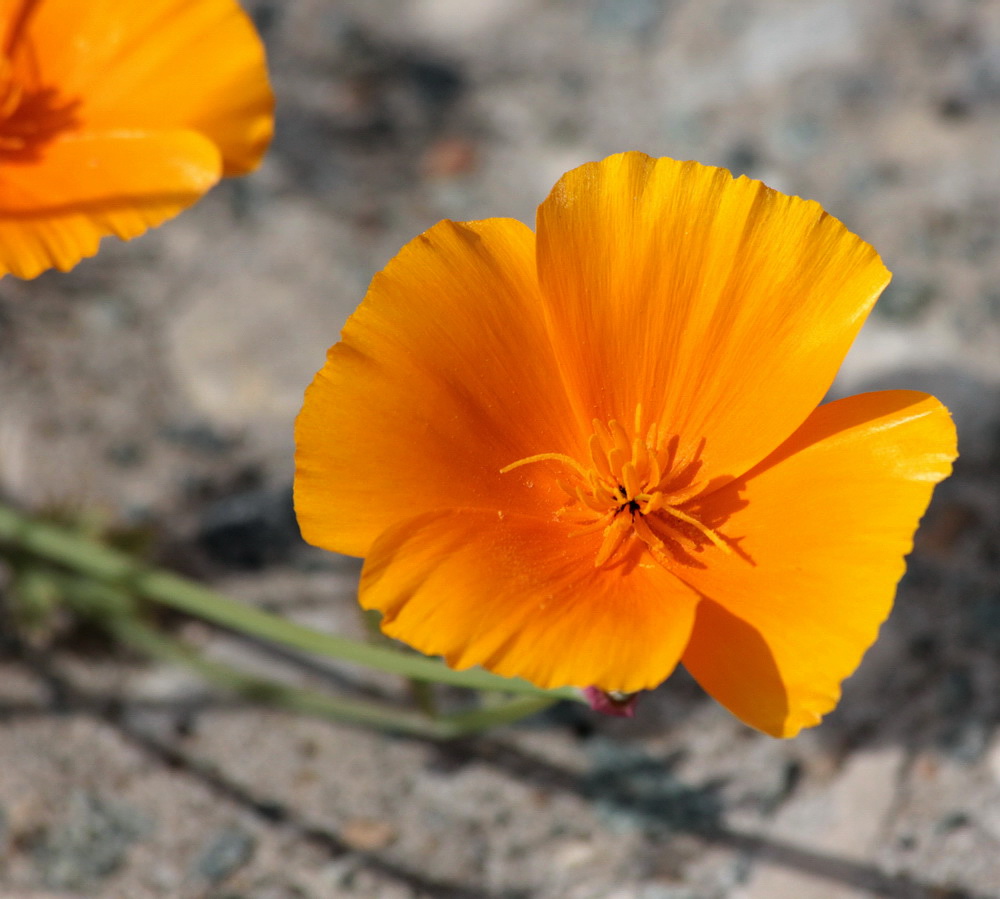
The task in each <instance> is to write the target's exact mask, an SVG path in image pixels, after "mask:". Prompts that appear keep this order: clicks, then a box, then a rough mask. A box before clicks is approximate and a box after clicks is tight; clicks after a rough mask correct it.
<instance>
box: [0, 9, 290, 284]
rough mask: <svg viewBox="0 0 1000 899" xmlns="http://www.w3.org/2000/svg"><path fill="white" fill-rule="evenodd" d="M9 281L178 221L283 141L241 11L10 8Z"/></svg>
mask: <svg viewBox="0 0 1000 899" xmlns="http://www.w3.org/2000/svg"><path fill="white" fill-rule="evenodd" d="M0 42H2V43H0V275H2V274H5V273H7V272H12V273H13V274H15V275H18V276H19V277H22V278H31V277H34V276H35V275H37V274H39V273H40V272H42V271H44V270H45V269H47V268H50V267H53V266H55V267H57V268H60V269H63V270H66V269H69V268H71V267H72V266H73V265H75V264H76V263H77V262H79V261H80V259H82V258H83V257H85V256H91V255H93V254H94V253H95V252H96V251H97V246H98V243H99V242H100V238H101V237H103V236H104V235H107V234H116V235H117V236H118V237H121V238H123V239H128V238H131V237H135V236H137V235H139V234H141V233H142V232H144V231H145V230H146V229H147V228H149V227H151V226H153V225H157V224H159V223H160V222H163V221H164V220H165V219H168V218H170V217H171V216H173V215H176V214H177V213H178V212H180V211H181V210H182V209H184V208H185V207H187V206H189V205H190V204H191V203H193V202H195V200H197V199H198V198H199V197H201V196H202V195H203V194H204V193H205V192H206V191H207V190H208V189H209V188H210V187H212V185H214V184H215V183H216V182H217V181H218V180H219V178H220V177H221V176H223V175H239V174H242V173H244V172H247V171H249V170H251V169H253V168H254V167H256V165H257V163H258V162H259V160H260V157H261V155H262V154H263V152H264V149H265V148H266V146H267V144H268V141H269V140H270V136H271V130H272V106H273V100H272V96H271V91H270V87H269V86H268V80H267V71H266V67H265V63H264V50H263V46H262V45H261V42H260V39H259V37H258V36H257V33H256V32H255V30H254V28H253V26H252V24H251V23H250V20H249V19H248V18H247V16H246V14H245V13H244V12H243V11H242V10H241V9H240V7H239V5H238V3H237V2H236V0H199V2H197V3H190V2H186V0H142V2H133V0H86V2H81V0H0Z"/></svg>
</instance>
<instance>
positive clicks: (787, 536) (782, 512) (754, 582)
mask: <svg viewBox="0 0 1000 899" xmlns="http://www.w3.org/2000/svg"><path fill="white" fill-rule="evenodd" d="M888 280H889V273H888V271H887V270H886V269H885V267H884V266H883V264H882V262H881V260H880V259H879V257H878V255H877V254H876V252H875V251H874V250H873V249H872V247H870V246H869V245H868V244H866V243H865V242H864V241H862V240H861V239H860V238H858V237H856V236H855V235H853V234H851V233H850V232H849V231H848V230H847V229H846V228H845V227H844V226H843V225H842V224H841V223H840V222H838V221H837V220H836V219H834V218H832V217H831V216H829V215H827V214H826V213H824V212H823V210H822V209H821V208H820V207H819V205H818V204H816V203H815V202H811V201H806V200H802V199H799V198H797V197H790V196H785V195H783V194H780V193H778V192H777V191H774V190H771V189H770V188H768V187H766V186H765V185H763V184H761V183H760V182H757V181H753V180H750V179H748V178H746V177H742V178H737V179H733V177H732V176H731V175H730V174H729V173H728V172H726V171H725V170H722V169H718V168H711V167H707V166H702V165H699V164H698V163H694V162H683V163H682V162H675V161H674V160H670V159H655V160H654V159H651V158H649V157H647V156H645V155H643V154H640V153H625V154H621V155H618V156H612V157H610V158H608V159H606V160H604V161H603V162H599V163H591V164H588V165H584V166H581V167H580V168H578V169H574V170H573V171H571V172H569V173H568V174H567V175H565V176H563V178H562V179H561V180H560V181H559V182H558V183H557V184H556V186H555V188H554V189H553V190H552V193H551V194H550V195H549V197H548V199H547V200H545V202H543V203H542V205H541V206H540V207H539V210H538V218H537V233H532V231H531V230H530V229H529V228H527V227H526V226H524V225H522V224H520V223H519V222H515V221H511V220H505V219H489V220H486V221H480V222H470V223H464V224H457V223H454V222H449V221H445V222H441V223H439V224H438V225H435V226H434V227H433V228H431V229H430V230H428V231H427V232H426V233H424V234H422V235H420V236H419V237H418V238H416V239H415V240H414V241H412V242H411V243H409V244H407V245H406V246H405V247H404V248H403V249H402V250H401V251H400V253H399V254H398V255H397V256H396V258H395V259H393V260H392V262H390V263H389V265H388V266H386V268H385V269H384V270H383V271H382V272H381V273H379V274H378V275H376V276H375V278H374V279H373V281H372V284H371V287H370V289H369V291H368V294H367V296H366V297H365V299H364V301H363V302H362V303H361V305H360V307H359V308H358V310H357V311H356V312H355V313H354V315H353V316H351V318H350V319H349V320H348V322H347V324H346V326H345V328H344V331H343V334H342V339H341V341H340V342H339V343H338V344H336V345H335V346H334V347H333V348H332V349H331V350H330V352H329V354H328V358H327V362H326V365H325V367H324V368H323V369H322V370H321V371H320V372H319V374H318V375H317V376H316V379H315V381H314V382H313V384H312V386H311V387H310V388H309V390H308V391H307V393H306V398H305V405H304V407H303V410H302V413H301V415H300V416H299V419H298V424H297V428H296V431H297V434H296V436H297V443H298V449H297V473H296V494H295V495H296V508H297V512H298V517H299V522H300V525H301V527H302V532H303V534H304V536H305V538H306V539H307V540H308V541H310V542H311V543H314V544H316V545H318V546H321V547H325V548H327V549H331V550H335V551H338V552H342V553H347V554H349V555H357V556H363V557H365V564H364V569H363V572H362V577H361V585H360V599H361V603H362V605H363V606H364V607H365V608H368V609H378V610H379V611H381V612H382V615H383V617H382V627H383V630H384V631H385V632H386V633H387V634H389V635H390V636H392V637H396V638H398V639H400V640H403V641H405V642H407V643H409V644H411V645H412V646H414V647H416V648H417V649H419V650H422V651H423V652H425V653H429V654H434V655H441V656H444V658H445V660H446V661H447V662H448V664H450V665H452V666H454V667H457V668H464V667H467V666H472V665H482V666H484V667H486V668H488V669H490V670H492V671H494V672H496V673H498V674H501V675H509V676H520V677H523V678H526V679H528V680H530V681H533V682H534V683H536V684H538V685H540V686H542V687H554V686H563V685H573V686H578V687H584V688H596V689H597V690H599V691H603V692H605V693H610V694H613V696H614V698H616V699H617V700H619V701H620V700H622V698H623V697H621V696H619V695H618V694H626V695H627V694H632V693H635V692H637V691H640V690H644V689H647V688H651V687H654V686H656V685H657V684H659V683H660V682H662V681H663V680H664V679H665V678H666V677H667V676H668V675H669V674H670V673H671V671H672V670H673V669H674V667H675V666H676V665H677V663H678V662H679V661H683V663H684V665H685V666H686V667H687V668H688V669H689V670H690V672H691V673H692V674H693V675H694V677H695V678H697V679H698V681H699V682H700V683H701V684H702V685H703V686H704V687H705V689H706V690H707V691H708V692H709V693H711V694H712V695H713V696H714V697H715V698H716V699H717V700H718V701H719V702H721V703H722V704H723V705H725V706H726V707H728V708H729V709H730V710H731V711H732V712H733V713H734V714H736V715H737V716H739V717H740V718H741V719H743V720H744V721H746V722H747V723H749V724H751V725H753V726H754V727H757V728H759V729H761V730H763V731H766V732H768V733H771V734H775V735H781V736H791V735H794V734H795V733H797V732H798V731H799V730H800V729H801V728H802V727H805V726H809V725H812V724H815V723H817V722H818V721H819V719H820V717H821V716H822V715H823V714H825V713H826V712H828V711H829V710H830V709H831V708H833V706H834V705H835V704H836V702H837V700H838V698H839V695H840V683H841V681H842V680H843V679H844V678H845V677H846V676H847V675H848V674H850V673H851V672H852V671H853V670H854V669H855V667H856V666H857V665H858V663H859V661H860V659H861V656H862V654H863V653H864V651H865V650H866V649H867V647H868V646H869V645H870V644H871V643H872V642H873V641H874V639H875V637H876V635H877V632H878V628H879V625H880V624H881V622H882V621H883V620H884V619H885V617H886V615H887V614H888V612H889V609H890V606H891V604H892V598H893V594H894V592H895V587H896V583H897V581H898V580H899V578H900V576H901V574H902V572H903V569H904V562H903V559H904V556H905V555H906V554H907V553H908V552H909V550H910V548H911V545H912V537H913V532H914V530H915V528H916V526H917V523H918V521H919V519H920V516H921V515H922V514H923V511H924V509H925V508H926V506H927V503H928V501H929V499H930V495H931V491H932V489H933V486H934V484H935V483H937V482H938V481H940V480H941V479H942V478H944V477H945V476H946V475H947V474H948V472H949V471H950V468H951V462H952V460H953V458H954V457H955V454H956V450H955V431H954V427H953V425H952V422H951V419H950V417H949V415H948V412H947V410H946V409H945V408H944V407H943V406H942V405H941V404H940V403H939V402H938V401H937V400H935V399H934V398H933V397H930V396H927V395H925V394H920V393H915V392H911V391H886V392H878V393H868V394H863V395H860V396H853V397H850V398H848V399H843V400H838V401H836V402H831V403H828V404H826V405H820V406H818V408H817V404H819V403H820V402H821V400H822V399H823V396H824V394H825V393H826V392H827V390H828V388H829V387H830V385H831V382H832V381H833V378H834V376H835V374H836V372H837V368H838V367H839V365H840V362H841V360H842V359H843V356H844V354H845V353H846V351H847V349H848V347H849V346H850V344H851V341H852V340H853V339H854V337H855V335H856V334H857V331H858V329H859V328H860V327H861V325H862V323H863V321H864V319H865V317H866V314H867V313H868V311H869V310H870V309H871V307H872V305H873V303H874V302H875V300H876V298H877V296H878V295H879V293H880V292H881V291H882V289H883V288H884V287H885V285H886V283H887V282H888Z"/></svg>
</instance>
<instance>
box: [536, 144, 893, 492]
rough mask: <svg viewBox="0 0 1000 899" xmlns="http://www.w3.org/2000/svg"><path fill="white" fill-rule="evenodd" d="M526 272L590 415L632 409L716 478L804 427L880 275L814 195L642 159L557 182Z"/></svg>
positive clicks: (614, 160)
mask: <svg viewBox="0 0 1000 899" xmlns="http://www.w3.org/2000/svg"><path fill="white" fill-rule="evenodd" d="M538 268H539V277H540V280H541V286H542V289H543V292H544V294H545V297H546V299H547V302H548V309H549V315H550V318H549V327H550V329H551V331H552V333H553V334H554V335H555V337H554V339H555V340H557V341H558V346H559V349H560V355H561V358H562V359H563V360H564V361H565V364H566V367H567V368H568V369H569V370H570V371H571V372H573V373H574V375H575V384H576V390H577V392H578V396H579V400H580V402H581V403H583V404H584V405H585V406H586V408H587V409H588V410H589V414H590V415H591V416H592V417H595V418H599V419H601V420H607V419H610V418H614V417H616V416H620V415H623V414H629V413H630V412H631V410H633V409H635V408H636V406H637V404H639V403H642V404H644V408H645V411H646V413H647V415H648V416H650V418H651V419H653V420H656V421H658V422H659V423H660V425H661V427H662V428H663V429H664V431H665V433H666V434H676V435H679V437H680V447H679V456H680V458H681V459H691V460H697V461H698V462H699V463H700V464H701V466H702V475H706V476H707V475H710V476H713V477H714V476H735V475H739V474H742V473H743V472H744V471H746V470H747V469H748V468H750V467H751V466H752V465H754V464H756V463H757V462H758V461H760V459H762V458H763V457H764V456H766V455H767V454H768V453H769V452H770V451H771V450H773V449H774V447H775V446H777V445H778V444H779V443H780V442H781V441H782V440H784V439H785V438H786V437H788V435H789V434H791V433H792V431H794V430H795V428H797V427H798V426H799V424H801V422H802V421H803V420H804V419H805V418H806V416H807V415H808V414H809V413H810V412H811V411H812V410H813V408H815V406H816V404H817V403H818V402H819V401H820V400H821V399H822V397H823V395H824V394H825V393H826V391H827V390H828V389H829V387H830V384H831V382H832V381H833V378H834V375H835V374H836V372H837V368H838V367H839V365H840V363H841V361H842V360H843V357H844V355H845V353H846V352H847V349H848V347H849V346H850V344H851V341H852V340H853V339H854V336H855V335H856V333H857V331H858V329H859V328H860V327H861V325H862V323H863V322H864V320H865V316H866V315H867V314H868V311H869V310H870V308H871V306H872V304H873V303H874V302H875V299H876V297H877V296H878V295H879V293H880V292H881V290H882V289H883V287H885V285H886V283H887V282H888V280H889V273H888V272H887V271H886V269H885V267H884V266H883V265H882V263H881V261H880V260H879V258H878V255H877V254H876V253H875V251H874V250H873V249H872V248H871V247H870V246H869V245H868V244H866V243H865V242H864V241H862V240H860V239H859V238H858V237H855V236H854V235H853V234H851V233H850V232H849V231H848V230H847V229H846V228H845V227H844V226H843V225H842V224H841V223H840V222H838V221H837V220H836V219H834V218H832V217H831V216H829V215H827V214H826V213H825V212H823V210H822V209H821V208H820V206H819V205H818V204H817V203H814V202H812V201H806V200H801V199H799V198H798V197H790V196H786V195H784V194H780V193H778V192H777V191H774V190H771V189H770V188H768V187H766V186H765V185H763V184H761V183H760V182H759V181H752V180H750V179H748V178H745V177H744V178H738V179H733V177H732V176H731V175H730V174H729V172H727V171H725V170H724V169H717V168H710V167H708V166H703V165H700V164H698V163H695V162H676V161H674V160H672V159H651V158H649V157H648V156H645V155H643V154H641V153H624V154H620V155H618V156H612V157H610V158H609V159H606V160H604V161H603V162H599V163H590V164H588V165H584V166H581V167H580V168H577V169H574V170H573V171H571V172H569V173H568V174H567V175H564V176H563V178H562V179H561V180H560V181H559V182H558V183H557V184H556V186H555V187H554V188H553V190H552V193H551V194H550V195H549V198H548V199H547V200H546V201H545V202H544V203H542V205H541V206H540V207H539V210H538Z"/></svg>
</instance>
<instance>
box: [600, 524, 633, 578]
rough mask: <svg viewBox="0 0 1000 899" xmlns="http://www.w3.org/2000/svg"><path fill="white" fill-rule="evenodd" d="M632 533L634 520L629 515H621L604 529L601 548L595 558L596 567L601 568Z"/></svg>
mask: <svg viewBox="0 0 1000 899" xmlns="http://www.w3.org/2000/svg"><path fill="white" fill-rule="evenodd" d="M631 533H632V520H631V518H630V517H629V516H628V515H619V516H618V517H617V518H615V519H614V521H612V522H611V524H609V525H608V526H607V528H606V529H605V531H604V540H603V541H601V548H600V549H599V550H598V551H597V556H596V558H595V559H594V567H595V568H600V567H601V566H602V565H603V564H604V563H605V562H607V561H608V559H610V558H611V557H612V556H613V555H614V554H615V553H616V552H618V549H619V547H620V546H621V545H622V544H623V543H624V542H625V539H626V538H627V537H628V535H629V534H631Z"/></svg>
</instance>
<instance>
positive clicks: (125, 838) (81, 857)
mask: <svg viewBox="0 0 1000 899" xmlns="http://www.w3.org/2000/svg"><path fill="white" fill-rule="evenodd" d="M149 829H150V824H149V821H148V819H147V818H146V817H145V816H144V815H142V814H141V813H140V812H139V811H138V810H136V809H134V808H132V807H131V806H128V805H125V804H124V803H122V802H118V801H112V800H109V799H105V798H103V797H101V796H97V795H94V794H91V793H83V792H76V793H73V794H72V795H71V796H70V800H69V808H68V810H67V813H66V816H65V818H64V819H63V820H62V821H61V822H60V823H58V824H56V825H55V826H54V827H52V828H51V829H50V830H49V831H48V832H47V833H46V834H45V835H44V837H43V838H42V840H41V842H40V843H39V844H38V846H37V847H36V850H35V864H36V866H37V867H38V869H39V873H40V875H41V879H42V881H43V882H44V883H45V884H46V885H47V886H49V887H52V888H54V889H68V890H80V889H86V888H91V887H93V886H94V885H95V884H96V883H98V882H99V881H101V880H102V879H103V878H105V877H107V876H108V875H110V874H113V873H114V872H115V871H116V870H117V869H118V868H119V867H120V866H121V864H122V863H123V862H124V860H125V856H126V855H127V853H128V850H129V848H130V847H131V846H132V844H133V843H135V842H136V840H138V839H139V838H140V837H141V836H142V835H143V834H145V833H147V832H148V831H149Z"/></svg>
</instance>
